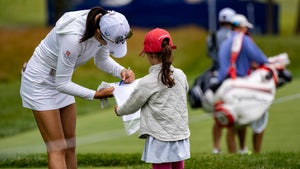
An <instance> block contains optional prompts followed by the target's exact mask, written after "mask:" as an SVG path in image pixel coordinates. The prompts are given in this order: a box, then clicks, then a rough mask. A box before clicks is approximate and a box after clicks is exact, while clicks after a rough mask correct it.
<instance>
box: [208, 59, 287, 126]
mask: <svg viewBox="0 0 300 169" xmlns="http://www.w3.org/2000/svg"><path fill="white" fill-rule="evenodd" d="M269 62H270V64H267V65H264V66H262V67H259V68H257V69H255V70H254V71H253V72H252V73H251V74H250V75H249V76H247V77H244V78H240V77H237V78H235V79H226V80H225V81H224V82H223V83H222V84H221V86H220V87H219V88H218V89H217V90H216V92H213V91H212V90H211V89H208V90H207V91H206V92H205V94H204V95H205V96H204V97H205V100H206V102H208V103H209V104H210V106H211V107H212V109H213V117H214V118H215V120H216V122H217V123H218V124H219V125H220V126H223V127H230V126H232V125H234V124H237V125H245V124H249V123H251V122H253V121H255V120H257V119H259V118H260V117H261V116H262V115H263V114H264V113H265V112H266V111H268V109H269V107H270V106H271V104H272V103H273V100H274V97H275V93H276V88H277V87H278V86H281V85H282V84H284V83H285V82H288V81H291V75H290V74H289V72H287V71H286V69H285V66H286V65H287V64H289V59H288V56H287V54H286V53H284V54H280V55H278V56H274V57H270V58H269Z"/></svg>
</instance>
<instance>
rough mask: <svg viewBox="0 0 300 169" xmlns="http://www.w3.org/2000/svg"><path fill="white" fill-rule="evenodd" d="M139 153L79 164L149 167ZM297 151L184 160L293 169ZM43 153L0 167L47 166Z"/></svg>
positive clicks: (193, 164)
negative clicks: (142, 160) (141, 159)
mask: <svg viewBox="0 0 300 169" xmlns="http://www.w3.org/2000/svg"><path fill="white" fill-rule="evenodd" d="M140 156H141V154H138V153H132V154H108V153H106V154H93V153H90V154H78V156H77V157H78V166H79V168H81V169H85V168H97V169H98V168H99V167H101V168H105V169H109V168H124V169H125V168H131V169H149V168H150V167H151V165H150V164H145V163H143V162H141V161H140ZM299 159H300V153H295V152H285V153H283V152H276V151H275V152H271V153H266V154H255V155H212V154H207V153H194V154H192V157H191V158H190V159H188V160H186V161H185V168H189V169H198V168H205V169H216V168H222V169H232V168H239V169H264V168H267V169H273V168H274V169H296V168H299V167H300V160H299ZM46 165H47V157H46V155H45V154H35V155H18V156H16V157H5V158H3V159H2V161H0V167H1V168H10V169H12V168H46Z"/></svg>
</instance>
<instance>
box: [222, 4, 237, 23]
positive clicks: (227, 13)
mask: <svg viewBox="0 0 300 169" xmlns="http://www.w3.org/2000/svg"><path fill="white" fill-rule="evenodd" d="M235 14H236V12H235V11H234V10H233V9H231V8H223V9H222V10H221V11H220V12H219V22H229V23H230V21H231V19H232V17H233V16H234V15H235Z"/></svg>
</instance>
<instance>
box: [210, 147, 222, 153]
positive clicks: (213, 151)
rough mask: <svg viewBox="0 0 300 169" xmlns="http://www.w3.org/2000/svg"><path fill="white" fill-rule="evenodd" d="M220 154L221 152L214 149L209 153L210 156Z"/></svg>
mask: <svg viewBox="0 0 300 169" xmlns="http://www.w3.org/2000/svg"><path fill="white" fill-rule="evenodd" d="M221 152H222V151H221V150H219V149H217V148H214V149H213V150H212V152H211V153H212V154H221Z"/></svg>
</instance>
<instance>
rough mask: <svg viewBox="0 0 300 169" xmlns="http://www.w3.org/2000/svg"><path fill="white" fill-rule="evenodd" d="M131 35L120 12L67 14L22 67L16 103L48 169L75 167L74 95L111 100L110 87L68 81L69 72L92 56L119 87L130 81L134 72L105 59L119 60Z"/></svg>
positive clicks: (101, 11) (133, 76)
mask: <svg viewBox="0 0 300 169" xmlns="http://www.w3.org/2000/svg"><path fill="white" fill-rule="evenodd" d="M131 35H132V33H131V30H130V27H129V24H128V22H127V20H126V18H125V16H124V15H122V14H121V13H118V12H115V11H106V10H104V9H102V8H101V7H95V8H92V9H91V10H82V11H72V12H67V13H65V14H64V15H63V16H62V17H61V18H60V19H59V20H58V21H57V22H56V25H55V27H54V28H53V29H52V30H51V31H50V32H49V33H48V35H47V36H46V37H45V38H44V39H43V40H42V41H41V42H40V44H39V45H38V46H37V47H36V48H35V51H34V53H33V55H32V57H31V58H30V60H29V61H28V63H27V64H24V66H23V70H22V78H21V88H20V95H21V97H22V104H23V107H25V108H29V109H31V110H32V112H33V115H34V117H35V120H36V123H37V126H38V128H39V130H40V133H41V135H42V138H43V140H44V142H45V145H46V149H47V154H48V168H50V169H67V168H68V169H76V168H77V159H76V152H75V148H76V132H75V128H76V105H75V98H74V96H77V97H81V98H84V99H87V100H93V99H101V98H107V97H112V96H113V90H114V88H113V87H110V88H104V89H101V90H99V91H95V90H92V89H88V88H86V87H83V86H80V85H78V84H76V83H74V82H72V74H73V72H74V70H75V69H76V67H78V66H80V65H82V64H84V63H85V62H87V61H88V60H90V59H92V58H94V62H95V64H96V66H97V67H98V68H99V69H100V70H103V71H104V72H107V73H109V74H111V75H113V76H115V77H119V78H121V79H122V80H123V81H124V82H125V83H131V82H133V81H134V79H135V74H134V72H133V71H132V70H129V71H126V69H125V68H124V67H123V66H121V65H120V64H118V63H117V62H115V61H114V60H113V59H112V58H111V57H110V54H111V55H113V56H114V57H116V58H120V57H123V56H125V54H126V53H127V44H126V40H127V39H128V38H130V36H131ZM126 72H127V73H126Z"/></svg>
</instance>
